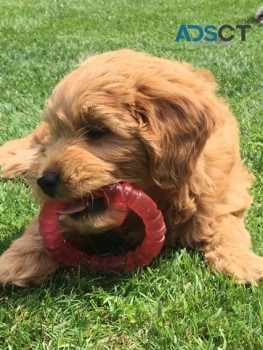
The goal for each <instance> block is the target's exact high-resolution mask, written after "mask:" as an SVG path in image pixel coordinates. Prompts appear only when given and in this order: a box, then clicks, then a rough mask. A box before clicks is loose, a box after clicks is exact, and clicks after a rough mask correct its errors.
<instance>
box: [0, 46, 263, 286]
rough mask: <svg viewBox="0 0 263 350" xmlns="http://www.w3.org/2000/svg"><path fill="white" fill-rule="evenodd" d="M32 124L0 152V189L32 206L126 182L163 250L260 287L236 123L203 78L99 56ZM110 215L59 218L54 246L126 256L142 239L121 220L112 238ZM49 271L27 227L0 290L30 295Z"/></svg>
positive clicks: (137, 227)
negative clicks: (152, 214) (144, 204)
mask: <svg viewBox="0 0 263 350" xmlns="http://www.w3.org/2000/svg"><path fill="white" fill-rule="evenodd" d="M42 119H43V121H42V123H41V124H40V125H39V126H38V127H37V129H36V130H35V131H33V133H32V134H30V135H29V136H27V137H25V138H23V139H20V140H15V141H11V142H8V143H6V144H5V145H3V146H2V147H1V148H0V165H1V167H2V176H3V177H6V178H11V177H13V176H16V175H23V176H25V177H26V178H27V179H28V181H29V183H30V184H31V185H32V187H33V190H34V193H35V195H36V197H37V198H38V199H39V201H40V203H44V202H46V201H47V200H50V199H51V198H55V199H60V200H64V201H67V202H71V201H72V200H74V199H76V198H82V197H83V196H84V195H87V194H91V195H92V194H94V193H96V191H97V190H98V189H100V188H101V187H103V186H105V185H107V184H110V183H116V182H119V181H125V182H130V183H132V184H133V186H134V187H135V188H136V189H141V190H143V191H145V192H146V193H147V194H148V196H150V197H151V198H152V199H153V200H154V201H155V202H156V203H157V205H158V207H159V209H160V210H161V211H162V213H163V215H164V219H165V222H166V225H167V237H166V246H174V245H175V246H177V245H178V244H180V245H185V246H186V247H190V248H195V249H198V250H201V251H202V252H203V253H204V258H205V259H206V260H207V261H208V262H209V264H210V265H211V266H212V268H213V269H214V270H216V271H220V272H222V273H225V274H227V275H229V276H234V278H235V280H236V281H238V282H241V283H257V282H258V281H259V280H260V279H261V278H262V277H263V258H262V257H259V256H257V255H255V254H254V253H253V252H252V251H251V250H250V243H251V242H250V235H249V233H248V232H247V230H246V228H245V225H244V216H245V213H246V211H247V209H248V208H249V206H250V204H251V197H250V195H249V194H248V188H249V187H250V184H251V179H252V177H251V175H249V174H248V172H247V171H246V170H245V168H244V167H243V165H242V162H241V159H240V154H239V136H238V127H237V123H236V121H235V119H234V117H233V116H232V114H231V112H230V110H229V108H228V106H227V105H226V103H225V102H224V101H222V100H221V99H219V98H218V97H217V96H216V83H215V81H214V79H213V77H212V76H211V75H210V74H209V73H208V72H207V71H205V70H202V69H201V70H196V69H194V68H193V67H192V66H191V65H189V64H186V63H179V62H174V61H170V60H165V59H161V58H156V57H151V56H148V55H146V54H143V53H138V52H134V51H130V50H120V51H113V52H107V53H104V54H101V55H98V56H94V57H90V58H88V59H87V61H85V62H84V63H83V64H82V65H81V66H80V67H79V68H78V69H76V70H75V71H73V72H72V73H70V74H69V75H67V76H66V77H65V78H64V79H63V80H62V81H61V82H60V83H59V84H58V85H57V86H56V88H55V89H54V91H53V93H52V95H51V97H50V98H49V100H48V101H47V104H46V108H45V112H44V115H43V118H42ZM115 214H116V212H115V213H114V212H113V211H112V210H111V208H110V205H109V204H107V203H106V202H103V201H100V202H99V201H96V200H94V203H93V208H92V210H84V211H82V212H80V213H78V215H72V216H70V215H64V216H61V219H60V220H61V222H60V226H61V230H62V232H63V236H64V238H65V239H66V240H68V241H69V242H70V243H71V244H74V245H75V246H77V247H78V248H79V249H82V250H86V251H91V252H99V253H100V254H105V253H108V252H109V251H110V250H111V249H110V248H109V247H110V246H111V244H112V241H113V240H116V237H117V240H118V239H119V240H120V241H123V242H124V243H126V245H127V246H126V248H127V249H134V247H136V246H137V245H138V244H140V243H141V242H142V240H143V238H144V227H143V224H142V222H141V220H140V219H139V218H138V217H136V215H133V214H132V213H128V215H127V217H126V219H125V221H124V222H123V224H121V225H120V226H118V224H117V222H116V220H115V217H116V215H115ZM113 236H114V237H115V238H112V237H113ZM101 237H103V239H100V238H101ZM105 242H106V250H105ZM58 267H59V264H58V263H57V261H55V260H53V259H52V257H51V256H50V254H49V253H48V252H47V251H46V249H45V248H44V246H43V242H42V239H41V237H40V235H39V225H38V216H36V217H35V218H34V219H33V221H32V222H31V224H30V225H29V227H28V228H27V229H26V231H25V233H24V234H23V235H22V237H21V238H19V239H17V240H15V241H14V242H13V244H12V245H11V246H10V248H9V249H8V250H7V251H6V252H5V253H3V255H2V256H1V257H0V282H1V283H2V284H3V285H6V284H13V285H18V286H26V285H28V284H39V283H41V282H43V281H44V280H45V279H46V278H47V277H48V276H50V275H51V274H53V273H54V272H55V271H56V270H57V268H58Z"/></svg>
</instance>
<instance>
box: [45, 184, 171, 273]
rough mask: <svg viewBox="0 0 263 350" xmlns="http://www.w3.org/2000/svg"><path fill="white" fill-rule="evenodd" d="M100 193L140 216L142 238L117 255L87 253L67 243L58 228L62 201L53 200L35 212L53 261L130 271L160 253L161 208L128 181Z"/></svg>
mask: <svg viewBox="0 0 263 350" xmlns="http://www.w3.org/2000/svg"><path fill="white" fill-rule="evenodd" d="M102 193H103V194H104V195H105V194H106V195H107V197H108V198H109V201H110V203H112V202H113V203H114V205H116V206H117V207H120V208H121V207H125V208H130V209H131V210H133V211H134V212H135V213H136V214H137V215H139V216H140V217H141V218H142V220H143V223H144V225H145V238H144V240H143V242H142V243H141V245H139V246H138V247H137V248H136V249H135V250H134V251H130V252H128V253H126V254H124V255H120V256H109V257H100V256H97V255H94V256H90V255H87V254H86V253H84V252H81V251H79V250H78V249H77V248H75V247H73V246H72V245H70V244H69V243H67V242H66V241H65V240H64V239H63V238H62V236H61V234H60V231H59V216H60V214H61V213H60V211H63V208H64V207H65V205H66V204H65V202H63V201H55V200H53V201H49V202H47V203H45V204H44V205H43V207H42V209H41V211H40V215H39V227H40V234H41V236H42V238H43V242H44V245H45V247H46V249H47V250H48V251H49V252H50V253H51V255H52V257H53V258H54V259H55V260H57V261H59V262H60V263H62V264H64V265H67V266H74V265H82V266H84V267H86V268H88V269H90V270H91V269H103V270H107V271H113V272H122V271H123V270H124V271H125V270H126V271H132V270H134V269H135V268H136V267H138V266H148V265H149V264H150V263H151V262H152V260H153V259H154V258H155V257H156V256H157V255H158V254H159V253H160V251H161V249H162V247H163V245H164V241H165V232H166V226H165V223H164V219H163V215H162V213H161V211H160V210H159V209H158V208H157V206H156V204H155V202H154V201H153V200H152V199H151V198H150V197H148V196H147V195H146V194H145V193H144V192H142V191H140V190H135V189H134V188H133V187H132V186H131V185H130V184H128V183H124V184H120V183H117V184H112V185H108V186H105V187H103V188H102ZM122 219H123V218H122Z"/></svg>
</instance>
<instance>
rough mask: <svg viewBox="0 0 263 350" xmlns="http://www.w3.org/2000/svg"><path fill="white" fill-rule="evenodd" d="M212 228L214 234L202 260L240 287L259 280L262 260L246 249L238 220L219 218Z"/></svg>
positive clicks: (247, 244) (247, 240) (245, 237)
mask: <svg viewBox="0 0 263 350" xmlns="http://www.w3.org/2000/svg"><path fill="white" fill-rule="evenodd" d="M212 229H213V231H214V235H213V237H212V239H211V240H210V242H209V243H208V244H207V245H206V247H205V258H206V260H207V261H208V262H209V263H210V264H211V265H212V267H213V268H214V269H215V270H217V271H220V272H223V273H226V274H227V275H230V276H231V275H232V276H233V277H234V278H235V280H236V281H237V282H240V283H244V284H246V283H252V284H256V283H257V282H259V281H260V280H261V279H263V258H262V257H260V256H258V255H256V254H255V253H253V252H252V251H251V250H250V235H249V233H248V232H247V230H246V228H245V225H244V222H243V218H242V217H237V216H234V215H231V214H228V215H225V216H222V217H221V218H218V219H217V220H216V221H215V222H214V223H213V227H212Z"/></svg>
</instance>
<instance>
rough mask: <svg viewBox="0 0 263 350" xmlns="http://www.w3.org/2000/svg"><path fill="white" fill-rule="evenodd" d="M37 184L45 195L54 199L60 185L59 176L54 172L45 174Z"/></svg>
mask: <svg viewBox="0 0 263 350" xmlns="http://www.w3.org/2000/svg"><path fill="white" fill-rule="evenodd" d="M37 184H38V186H39V187H40V188H41V190H42V191H43V192H44V193H45V194H47V195H48V196H49V197H54V196H55V193H56V188H57V184H58V174H56V173H54V172H47V173H44V174H43V175H42V176H41V177H39V178H38V179H37Z"/></svg>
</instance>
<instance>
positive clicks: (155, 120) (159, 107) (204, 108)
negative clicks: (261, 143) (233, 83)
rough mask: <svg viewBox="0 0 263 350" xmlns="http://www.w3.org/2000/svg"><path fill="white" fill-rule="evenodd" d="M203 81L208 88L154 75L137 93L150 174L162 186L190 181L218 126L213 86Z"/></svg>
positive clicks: (137, 108)
mask: <svg viewBox="0 0 263 350" xmlns="http://www.w3.org/2000/svg"><path fill="white" fill-rule="evenodd" d="M203 83H204V84H207V85H208V89H206V88H203V87H202V86H198V85H197V86H195V85H194V83H192V82H191V81H188V85H187V84H186V83H182V82H180V81H179V82H172V81H167V80H164V79H159V80H157V79H154V78H153V79H152V81H151V82H148V83H147V84H145V85H144V86H141V87H140V91H139V92H138V94H137V105H136V110H137V115H140V118H141V120H143V122H144V125H145V127H144V128H142V138H143V139H144V140H145V146H146V148H147V150H148V153H149V157H150V167H151V176H152V179H153V181H154V182H155V183H156V184H157V185H158V186H159V187H161V188H166V189H169V188H170V189H172V188H176V187H177V185H178V184H182V183H183V182H184V181H186V180H187V178H188V177H189V176H190V175H191V174H192V171H193V169H194V166H195V164H196V161H197V159H198V157H199V155H200V153H201V151H202V149H203V147H204V145H205V143H206V141H207V139H208V137H209V135H210V134H211V133H212V131H213V130H214V128H215V116H214V115H215V110H214V109H215V107H214V106H213V104H212V103H211V96H212V95H213V90H214V86H213V84H211V83H210V82H209V81H208V80H206V79H204V81H203ZM209 87H210V89H209ZM198 89H200V91H199V90H198ZM213 100H215V99H214V98H213V99H212V101H213Z"/></svg>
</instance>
